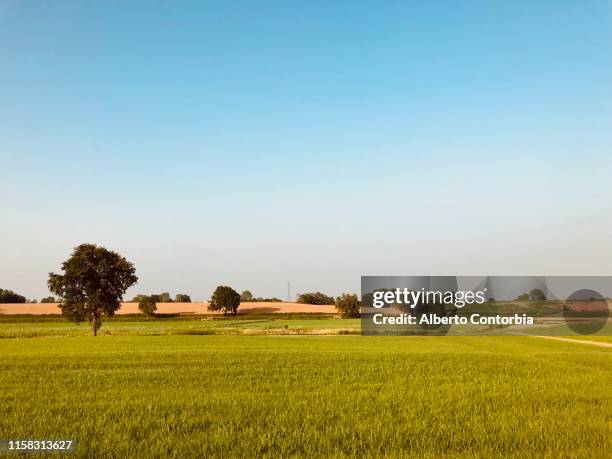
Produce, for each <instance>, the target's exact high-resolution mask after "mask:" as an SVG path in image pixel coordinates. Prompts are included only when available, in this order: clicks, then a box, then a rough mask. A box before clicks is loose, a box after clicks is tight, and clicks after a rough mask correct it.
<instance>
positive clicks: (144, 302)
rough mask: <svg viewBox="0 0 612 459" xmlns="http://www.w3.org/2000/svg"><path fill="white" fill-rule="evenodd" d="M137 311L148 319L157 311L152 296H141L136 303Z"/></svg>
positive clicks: (155, 302)
mask: <svg viewBox="0 0 612 459" xmlns="http://www.w3.org/2000/svg"><path fill="white" fill-rule="evenodd" d="M138 310H139V311H140V312H142V313H143V314H144V315H145V316H147V318H149V317H151V316H153V315H154V314H155V311H157V301H155V298H154V297H153V296H146V295H142V296H141V298H140V300H139V301H138Z"/></svg>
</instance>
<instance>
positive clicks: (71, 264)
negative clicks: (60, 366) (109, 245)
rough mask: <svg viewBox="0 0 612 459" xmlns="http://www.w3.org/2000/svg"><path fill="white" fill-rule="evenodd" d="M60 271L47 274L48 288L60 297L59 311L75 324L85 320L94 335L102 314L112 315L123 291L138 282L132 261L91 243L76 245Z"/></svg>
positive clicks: (119, 305) (119, 303)
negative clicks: (61, 272) (59, 272)
mask: <svg viewBox="0 0 612 459" xmlns="http://www.w3.org/2000/svg"><path fill="white" fill-rule="evenodd" d="M62 271H64V274H55V273H49V281H48V285H49V290H50V291H51V293H54V294H56V295H59V296H60V297H62V302H61V303H60V305H59V307H60V309H61V310H62V314H63V315H64V316H66V317H67V318H68V319H70V320H72V321H73V322H77V323H79V322H82V321H84V320H88V321H89V323H90V325H91V329H92V332H93V335H94V336H96V335H97V334H98V330H99V329H100V327H101V326H102V316H107V317H112V316H113V315H114V314H115V312H116V311H117V310H118V309H119V308H120V307H121V299H122V297H123V295H124V294H125V291H126V290H127V289H128V288H130V287H131V286H132V285H134V284H135V283H136V282H137V281H138V277H136V269H135V268H134V265H133V264H132V263H130V262H129V261H127V260H126V259H125V258H124V257H122V256H121V255H119V254H118V253H116V252H112V251H110V250H108V249H105V248H104V247H99V246H97V245H94V244H82V245H79V246H78V247H76V248H75V249H74V251H73V252H72V255H71V256H70V258H68V260H66V261H65V262H64V263H62Z"/></svg>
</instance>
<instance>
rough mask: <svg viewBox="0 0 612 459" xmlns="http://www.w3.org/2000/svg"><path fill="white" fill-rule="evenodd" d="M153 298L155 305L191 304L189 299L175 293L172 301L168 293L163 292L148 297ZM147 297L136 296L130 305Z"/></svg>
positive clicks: (183, 294) (184, 295)
mask: <svg viewBox="0 0 612 459" xmlns="http://www.w3.org/2000/svg"><path fill="white" fill-rule="evenodd" d="M148 296H149V297H151V298H153V299H154V300H155V302H156V303H191V297H190V296H189V295H186V294H185V293H177V294H176V296H175V297H174V300H173V299H172V297H171V296H170V293H169V292H163V293H159V294H153V295H148ZM145 297H147V295H136V296H135V297H134V298H132V301H131V302H132V303H140V300H141V299H142V298H145Z"/></svg>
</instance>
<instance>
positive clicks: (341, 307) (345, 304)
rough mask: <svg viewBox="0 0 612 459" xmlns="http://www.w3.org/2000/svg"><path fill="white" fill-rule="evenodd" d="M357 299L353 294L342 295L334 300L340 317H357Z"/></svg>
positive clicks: (358, 305)
mask: <svg viewBox="0 0 612 459" xmlns="http://www.w3.org/2000/svg"><path fill="white" fill-rule="evenodd" d="M359 307H360V304H359V298H357V295H355V294H354V293H352V294H351V293H343V294H342V295H341V296H339V297H338V298H336V309H337V310H338V312H340V314H342V317H345V318H348V317H359Z"/></svg>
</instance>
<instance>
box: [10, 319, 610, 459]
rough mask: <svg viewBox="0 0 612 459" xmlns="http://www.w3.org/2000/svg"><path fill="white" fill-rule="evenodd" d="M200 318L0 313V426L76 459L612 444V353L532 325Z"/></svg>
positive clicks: (398, 453)
mask: <svg viewBox="0 0 612 459" xmlns="http://www.w3.org/2000/svg"><path fill="white" fill-rule="evenodd" d="M254 320H255V319H254ZM260 320H262V322H259V326H260V327H263V328H265V327H276V328H279V330H288V329H292V328H294V329H298V330H303V329H307V328H308V327H313V329H314V327H316V326H319V327H320V328H322V329H333V328H334V326H335V327H336V328H341V329H344V328H347V329H348V328H351V327H354V326H356V325H357V322H355V321H348V322H346V321H343V320H339V319H296V320H294V321H291V320H286V319H283V320H279V321H278V323H276V321H275V320H272V323H268V324H266V323H265V322H264V321H263V319H260ZM199 322H201V323H199ZM199 322H198V323H197V324H194V323H193V321H178V320H177V321H150V322H146V321H145V322H143V321H139V322H126V321H111V322H107V323H105V324H104V326H103V328H102V331H110V333H109V334H107V335H102V336H99V337H97V338H93V337H90V336H85V335H87V334H88V330H87V328H86V326H85V325H81V326H80V327H81V328H82V329H83V336H80V334H81V332H80V331H79V332H78V333H74V328H77V329H78V327H77V326H74V325H70V324H68V323H57V322H56V323H53V322H39V323H3V324H0V336H2V337H4V338H6V339H0V366H1V368H2V372H1V373H0V387H2V391H1V392H0V406H2V416H0V437H1V438H5V439H9V438H13V439H73V440H74V441H75V442H76V449H75V454H76V457H94V456H96V457H112V456H115V457H127V456H129V457H146V456H154V457H206V456H224V457H252V456H268V457H286V456H326V457H329V456H349V455H350V456H353V455H357V456H364V457H381V456H387V457H490V456H496V457H534V456H535V457H604V456H606V455H608V454H609V452H610V451H611V450H612V448H611V444H610V441H611V431H610V426H611V423H612V415H611V413H612V391H611V390H610V388H611V387H612V365H611V364H612V349H608V348H604V347H597V346H591V345H582V344H576V343H566V342H559V341H554V340H548V339H543V338H535V337H524V336H516V337H450V336H447V337H361V336H348V335H347V336H339V335H336V336H303V335H302V336H300V335H299V334H298V335H292V334H288V335H287V336H272V335H252V336H251V335H248V334H238V335H232V334H229V335H225V334H216V335H207V334H206V333H202V334H198V333H197V331H199V330H200V328H201V329H205V328H206V327H213V326H212V325H211V324H213V323H214V322H217V323H216V324H214V328H215V329H217V328H221V329H222V328H223V327H224V326H225V325H227V324H226V323H224V321H223V320H221V321H210V320H203V321H199ZM247 322H248V321H247ZM285 325H287V328H285ZM233 326H234V327H238V326H239V324H238V321H234V324H233ZM244 326H245V328H247V329H249V330H251V329H253V327H255V324H254V323H249V324H244ZM71 327H72V328H71ZM164 327H165V328H164ZM186 327H187V328H186ZM188 327H195V328H197V330H196V332H195V333H193V334H190V333H183V331H185V330H189V328H188ZM11 329H12V330H13V332H10V330H11ZM28 329H31V333H28ZM79 330H80V329H79ZM192 330H193V329H192ZM147 332H148V333H147ZM27 336H30V337H27Z"/></svg>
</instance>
